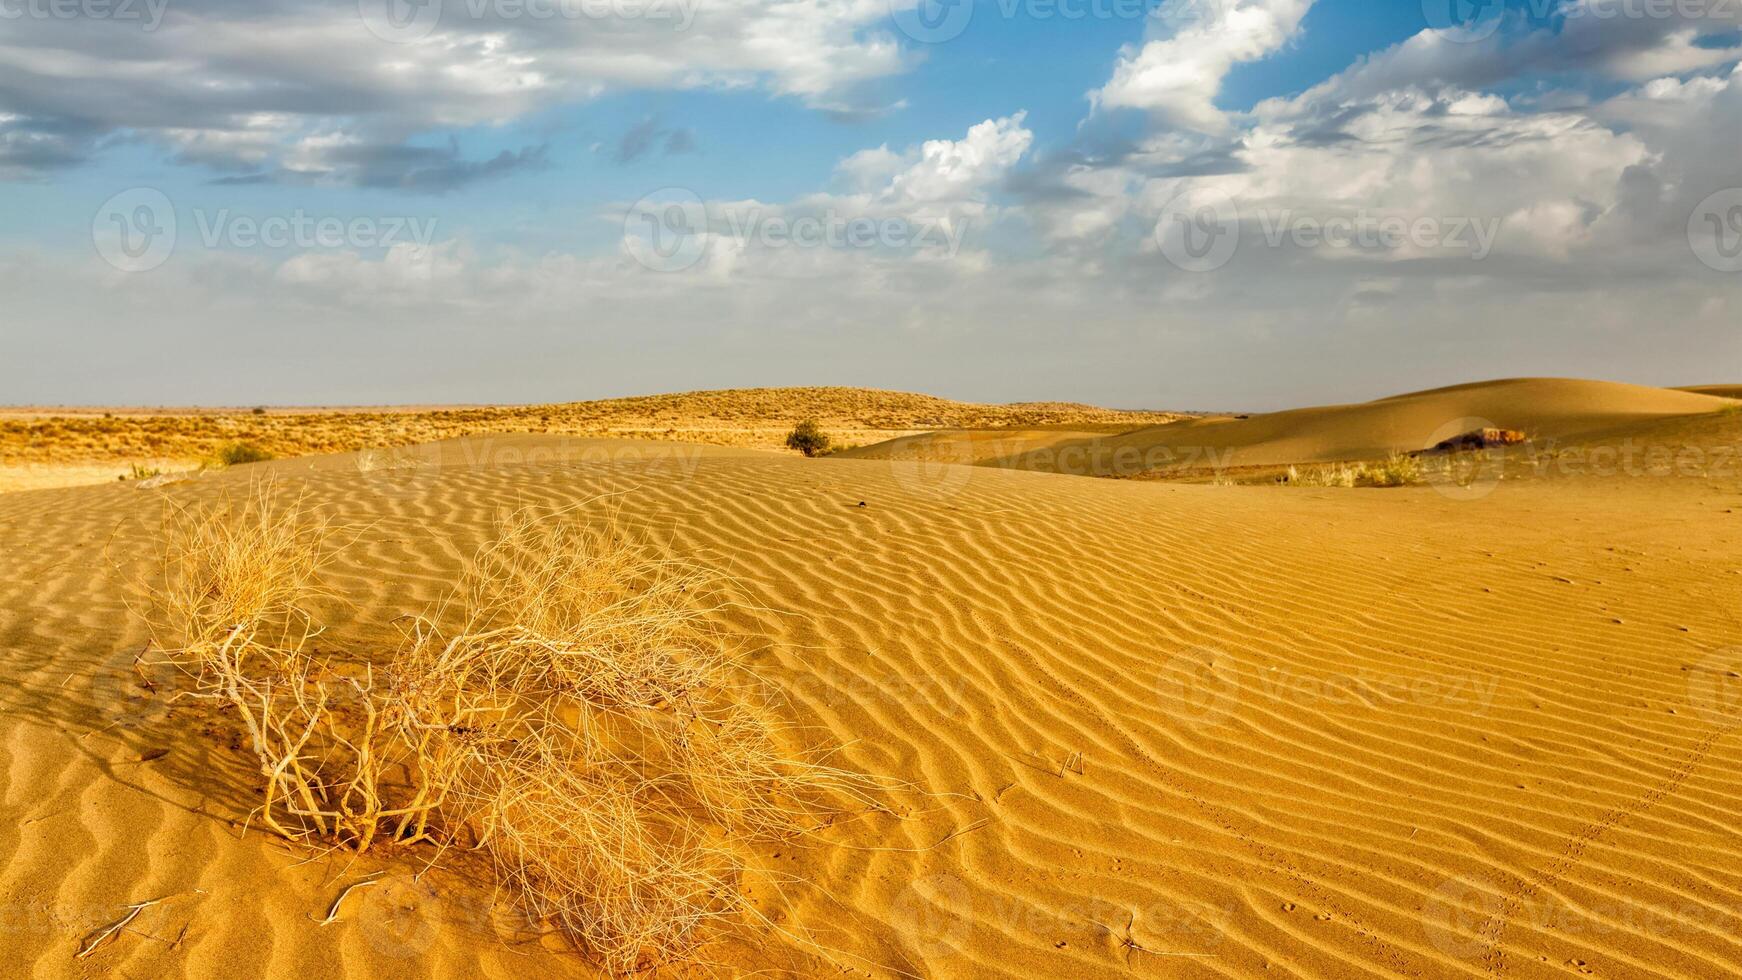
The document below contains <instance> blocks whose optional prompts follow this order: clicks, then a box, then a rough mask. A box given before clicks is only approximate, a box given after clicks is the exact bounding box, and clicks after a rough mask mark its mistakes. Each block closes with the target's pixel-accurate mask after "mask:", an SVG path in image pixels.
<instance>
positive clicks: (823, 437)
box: [786, 421, 829, 456]
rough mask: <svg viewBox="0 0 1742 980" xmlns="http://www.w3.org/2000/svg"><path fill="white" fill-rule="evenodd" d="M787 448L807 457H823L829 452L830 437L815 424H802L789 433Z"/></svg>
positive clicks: (806, 422) (805, 422)
mask: <svg viewBox="0 0 1742 980" xmlns="http://www.w3.org/2000/svg"><path fill="white" fill-rule="evenodd" d="M786 448H788V449H796V450H798V451H799V452H801V453H804V454H805V455H806V456H821V455H823V454H825V453H827V452H828V451H829V436H828V433H826V432H824V431H823V430H821V429H819V428H817V424H816V423H815V422H811V421H804V422H800V423H799V424H797V425H795V426H793V427H792V431H791V432H789V433H787V436H786Z"/></svg>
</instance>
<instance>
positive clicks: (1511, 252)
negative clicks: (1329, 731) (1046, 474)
mask: <svg viewBox="0 0 1742 980" xmlns="http://www.w3.org/2000/svg"><path fill="white" fill-rule="evenodd" d="M1739 61H1742V0H1505V2H1504V3H1501V2H1500V0H1486V2H1484V0H1317V2H1315V0H1165V2H1163V0H360V2H359V0H282V2H277V3H271V4H261V3H254V2H244V0H0V303H3V305H0V403H13V404H19V403H26V404H28V403H35V404H74V403H79V404H258V403H294V404H311V403H325V404H331V403H345V404H360V403H384V402H419V403H431V402H443V403H446V402H525V401H554V400H572V399H582V398H593V397H604V396H611V395H619V394H632V393H643V392H654V391H665V390H677V389H688V388H712V387H738V386H748V385H776V384H851V385H869V386H875V387H884V388H900V389H911V390H921V391H927V392H932V393H936V394H942V395H948V396H954V397H961V398H971V399H980V400H996V401H1008V400H1018V399H1052V398H1063V399H1076V400H1083V401H1091V402H1097V403H1102V404H1110V405H1120V406H1130V407H1157V408H1187V409H1189V408H1206V409H1207V408H1249V409H1268V408H1281V407H1288V406H1291V405H1298V404H1307V403H1324V402H1331V401H1350V400H1358V399H1365V398H1370V397H1377V396H1382V395H1386V394H1395V393H1398V392H1402V391H1407V390H1414V389H1420V388H1426V387H1433V386H1436V385H1441V384H1451V383H1457V382H1462V381H1470V380H1478V379H1484V378H1495V377H1510V376H1519V375H1563V376H1583V377H1601V378H1612V379H1618V380H1630V381H1638V382H1644V383H1653V384H1696V383H1715V382H1742V329H1739V327H1742V67H1739Z"/></svg>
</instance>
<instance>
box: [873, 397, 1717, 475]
mask: <svg viewBox="0 0 1742 980" xmlns="http://www.w3.org/2000/svg"><path fill="white" fill-rule="evenodd" d="M1734 407H1735V402H1733V401H1730V400H1727V399H1724V398H1718V397H1715V396H1714V395H1712V394H1702V393H1698V392H1692V391H1684V390H1676V389H1668V388H1650V387H1644V386H1640V385H1630V384H1621V383H1617V382H1607V381H1578V380H1568V379H1556V378H1521V379H1512V380H1504V381H1486V382H1480V383H1475V384H1466V385H1457V386H1454V387H1449V388H1438V389H1434V390H1431V391H1422V392H1416V393H1412V394H1406V395H1397V396H1393V397H1389V398H1382V399H1379V400H1377V401H1371V402H1362V403H1358V404H1350V405H1331V406H1324V407H1320V408H1304V409H1295V410H1291V411H1285V412H1274V413H1270V414H1265V415H1253V416H1250V417H1244V416H1242V417H1235V416H1215V417H1210V418H1201V419H1188V420H1183V421H1178V422H1172V423H1168V424H1163V425H1158V426H1151V427H1146V428H1142V429H1137V430H1135V431H1131V432H1127V433H1123V434H1116V435H1110V436H1109V435H1069V434H1060V435H1059V436H1058V437H1056V438H1049V437H1047V436H1046V435H1045V434H1044V433H1032V432H1022V433H1013V434H1011V436H1010V438H1009V440H1008V441H1007V442H1005V443H1003V444H1000V443H999V442H998V438H997V437H996V436H995V435H989V434H979V435H974V436H967V435H964V434H961V433H953V432H941V433H933V434H929V435H926V436H920V437H917V438H907V439H899V440H894V441H891V442H886V443H883V444H881V445H877V446H870V447H866V448H864V449H861V450H858V451H856V452H855V453H852V454H851V455H853V456H856V457H858V458H865V459H875V458H913V459H931V460H946V461H972V462H974V463H976V464H979V465H998V466H1005V467H1009V468H1016V469H1038V470H1063V471H1068V472H1079V471H1087V472H1106V471H1108V470H1110V469H1112V470H1118V471H1119V472H1120V475H1134V470H1136V471H1141V470H1143V469H1152V468H1158V467H1167V466H1190V465H1194V464H1199V465H1204V464H1208V463H1210V462H1214V463H1215V464H1217V465H1219V466H1222V467H1228V466H1234V467H1240V466H1268V465H1286V464H1291V463H1319V462H1335V461H1344V460H1364V459H1375V458H1379V457H1383V456H1385V455H1387V454H1389V453H1393V452H1415V451H1418V450H1422V449H1427V448H1429V447H1432V446H1434V445H1435V444H1437V443H1439V442H1440V441H1442V440H1445V439H1448V438H1451V437H1453V436H1457V435H1460V434H1462V433H1465V432H1468V431H1470V430H1472V429H1478V428H1483V427H1498V428H1504V429H1516V430H1521V431H1523V432H1525V433H1526V434H1527V435H1529V436H1530V437H1531V438H1532V439H1535V440H1566V439H1570V438H1574V437H1577V436H1579V435H1581V434H1592V433H1599V432H1603V431H1606V430H1610V429H1614V428H1616V427H1619V426H1625V425H1628V424H1633V423H1640V422H1646V421H1651V420H1663V419H1669V418H1676V417H1684V416H1698V415H1707V414H1711V413H1714V412H1718V411H1723V410H1727V409H1733V408H1734ZM970 443H971V445H972V447H973V449H972V451H971V452H970V451H968V450H967V449H966V448H965V447H966V446H967V445H969V444H970ZM965 457H972V459H971V460H969V459H967V458H965ZM1119 461H1125V462H1123V463H1121V462H1119Z"/></svg>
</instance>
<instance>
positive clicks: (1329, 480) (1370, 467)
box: [1276, 453, 1423, 487]
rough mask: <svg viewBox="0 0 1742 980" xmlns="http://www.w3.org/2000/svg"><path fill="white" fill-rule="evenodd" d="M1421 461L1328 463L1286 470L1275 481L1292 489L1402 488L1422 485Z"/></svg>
mask: <svg viewBox="0 0 1742 980" xmlns="http://www.w3.org/2000/svg"><path fill="white" fill-rule="evenodd" d="M1422 479H1423V477H1422V467H1421V461H1420V460H1419V459H1417V458H1416V457H1415V456H1412V455H1410V454H1408V453H1392V454H1391V455H1390V456H1388V457H1386V458H1385V459H1382V460H1379V461H1376V462H1368V463H1331V464H1327V465H1323V466H1313V467H1308V468H1306V469H1302V468H1301V467H1300V466H1290V467H1289V468H1288V469H1287V470H1285V471H1284V472H1283V473H1282V474H1281V476H1279V477H1278V478H1277V480H1276V482H1278V483H1282V484H1286V485H1288V486H1294V487H1404V486H1413V485H1415V484H1417V483H1420V482H1422Z"/></svg>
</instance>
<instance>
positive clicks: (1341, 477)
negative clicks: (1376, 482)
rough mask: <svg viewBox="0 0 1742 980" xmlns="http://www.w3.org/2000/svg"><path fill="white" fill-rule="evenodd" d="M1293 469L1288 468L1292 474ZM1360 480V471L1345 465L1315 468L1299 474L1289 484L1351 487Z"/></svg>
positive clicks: (1357, 468)
mask: <svg viewBox="0 0 1742 980" xmlns="http://www.w3.org/2000/svg"><path fill="white" fill-rule="evenodd" d="M1292 470H1293V468H1292V467H1290V471H1291V472H1292ZM1360 479H1361V469H1360V468H1359V467H1355V466H1350V465H1348V464H1347V463H1343V464H1334V465H1329V466H1315V467H1313V468H1312V469H1310V470H1307V471H1306V472H1305V473H1303V474H1300V476H1299V477H1298V478H1296V479H1291V480H1290V481H1289V482H1290V483H1298V484H1300V485H1301V486H1303V487H1352V486H1354V485H1355V484H1356V483H1357V482H1358V481H1359V480H1360Z"/></svg>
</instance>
